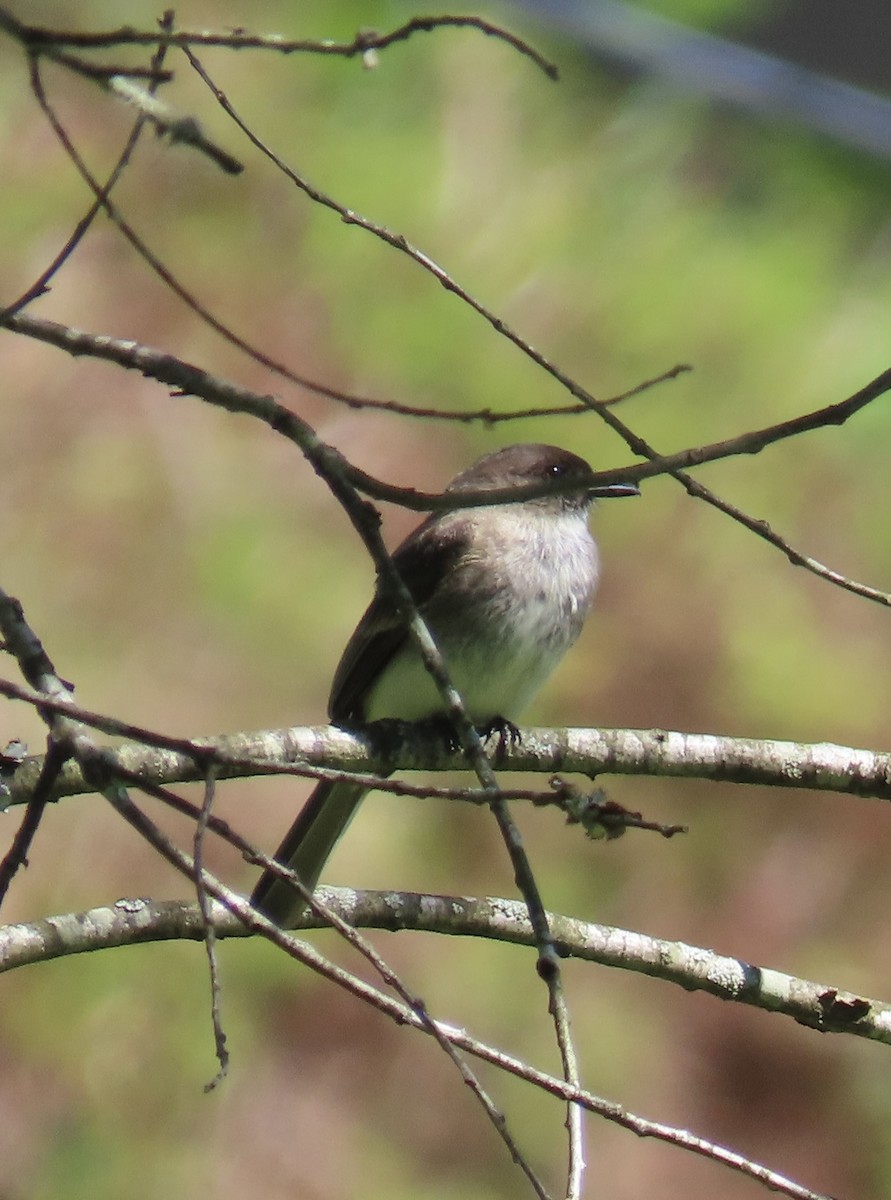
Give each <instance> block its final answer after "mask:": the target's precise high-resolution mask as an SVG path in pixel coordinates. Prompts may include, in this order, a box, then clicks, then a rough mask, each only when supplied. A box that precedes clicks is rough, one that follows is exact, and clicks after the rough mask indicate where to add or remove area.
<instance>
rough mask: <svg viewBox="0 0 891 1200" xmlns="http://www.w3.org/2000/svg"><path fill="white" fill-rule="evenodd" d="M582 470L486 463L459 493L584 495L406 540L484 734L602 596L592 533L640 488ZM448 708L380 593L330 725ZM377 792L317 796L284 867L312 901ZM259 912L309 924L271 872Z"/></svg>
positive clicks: (526, 458)
mask: <svg viewBox="0 0 891 1200" xmlns="http://www.w3.org/2000/svg"><path fill="white" fill-rule="evenodd" d="M592 478H593V472H592V470H591V468H590V467H589V466H588V464H587V463H586V462H585V460H584V459H582V458H579V457H578V456H577V455H575V454H571V453H570V452H569V451H568V450H560V449H559V448H558V447H556V446H543V445H517V446H507V447H505V448H504V449H503V450H496V451H495V452H494V454H487V455H486V456H485V458H481V459H480V460H479V462H477V463H475V464H474V465H473V466H472V467H470V468H468V470H466V471H463V472H462V473H461V474H460V475H458V476H457V477H456V478H455V479H453V480H452V482H451V483H450V484H449V486H448V488H447V489H446V491H448V492H467V491H483V490H489V489H495V488H498V489H502V488H510V487H521V486H523V485H526V486H528V485H530V484H533V483H539V484H540V483H544V482H547V481H551V482H553V483H555V484H556V483H558V482H562V483H567V482H570V481H571V482H574V483H576V482H577V484H578V488H577V490H573V491H571V492H566V493H563V494H561V495H549V496H542V497H540V498H538V499H535V500H522V501H518V502H516V503H514V504H497V505H496V504H493V505H489V506H483V507H478V508H459V509H455V510H453V511H448V510H442V511H439V512H437V513H434V514H433V515H432V516H430V517H428V518H427V520H426V521H424V522H423V524H421V525H420V526H419V527H418V528H417V529H416V530H414V532H413V533H411V534H409V536H408V537H407V538H406V539H405V541H404V542H403V543H402V545H401V546H400V547H399V549H398V550H396V552H395V553H394V555H393V562H394V564H395V565H396V567H397V569H398V571H399V574H400V575H401V576H402V579H403V581H404V583H405V584H406V586H407V588H408V590H409V591H410V592H411V595H412V597H413V599H414V601H415V604H416V605H417V607H418V611H419V612H420V614H421V616H422V617H423V618H424V621H425V622H426V623H427V626H428V628H429V629H430V632H431V634H432V635H433V638H434V640H435V641H436V644H437V645H438V647H439V650H440V652H441V654H442V657H443V661H444V662H445V665H446V669H447V670H448V672H449V676H450V678H451V680H452V683H453V684H454V685H455V686H456V687H457V689H458V691H459V692H460V694H461V696H462V698H463V700H464V705H465V707H466V710H467V713H468V715H469V717H470V718H471V720H472V721H473V722H474V724H476V725H479V726H485V727H491V726H492V725H493V724H497V723H498V722H499V721H500V722H502V723H504V722H512V721H514V720H515V719H516V718H518V717H519V715H520V713H521V712H522V711H523V709H525V707H526V705H527V704H528V703H529V701H530V700H531V699H532V697H533V696H534V695H535V693H536V692H537V691H538V689H539V688H540V687H541V685H542V684H543V683H544V681H545V680H546V679H547V678H548V676H549V675H550V674H551V672H552V671H553V670H554V668H555V667H556V666H557V664H558V663H559V662H560V660H561V658H562V657H563V655H564V653H565V652H566V650H567V649H568V648H569V647H570V646H571V645H572V643H573V642H574V641H575V640H576V638H577V637H578V635H579V633H580V632H581V628H582V624H583V623H584V620H585V617H586V615H587V613H588V609H589V608H590V606H591V601H592V599H593V596H594V590H595V588H596V586H597V578H598V574H599V564H598V555H597V545H596V543H595V541H594V539H593V537H592V536H591V533H590V530H589V529H588V510H589V508H590V507H591V503H592V501H593V500H594V499H595V497H601V496H634V495H637V494H638V489H637V487H636V486H635V485H634V484H628V483H615V484H606V485H600V486H598V485H596V484H593V483H592ZM442 712H443V703H442V699H441V697H440V695H439V692H438V691H437V688H436V685H435V684H434V683H433V680H432V679H431V677H430V675H429V674H428V672H427V670H426V669H425V667H424V665H423V663H422V661H421V659H420V656H419V655H418V652H417V650H416V649H415V646H414V644H413V642H412V640H411V637H410V636H409V633H408V631H407V628H406V625H405V622H404V620H403V618H402V616H401V614H400V613H399V612H398V611H396V608H395V606H394V604H393V602H392V600H391V599H390V598H389V596H388V595H387V594H386V593H385V592H383V591H382V590H381V589H380V588H378V591H377V593H376V595H375V597H374V599H373V600H372V602H371V604H370V605H369V607H368V610H367V611H366V613H365V615H364V616H363V617H362V620H361V621H360V622H359V625H358V627H357V628H356V631H355V633H354V634H353V636H352V637H351V638H350V640H349V642H348V644H347V648H346V650H345V651H344V654H343V657H342V658H341V660H340V665H339V666H338V668H337V671H336V673H335V675H334V683H333V685H332V687H331V697H330V700H329V702H328V715H329V717H330V718H331V721H332V723H333V724H335V725H347V726H353V725H357V724H363V723H365V722H368V721H378V720H381V719H382V718H385V717H391V718H392V717H396V718H400V719H402V720H406V721H419V720H423V719H424V718H429V717H434V716H437V715H441V714H442ZM365 791H366V789H365V788H363V787H361V786H358V785H356V784H351V783H330V782H324V781H323V782H322V783H320V784H318V786H317V787H316V789H315V791H314V792H313V793H312V795H311V796H310V797H309V799H308V800H307V802H306V804H305V805H304V807H303V809H302V810H301V812H300V814H299V816H298V817H297V819H296V821H295V822H294V824H293V825H292V826H291V828H290V830H289V831H288V834H287V836H286V837H285V840H284V841H283V842H282V844H281V846H279V848H278V850H277V852H276V855H275V857H276V858H277V859H278V861H279V862H281V863H283V864H285V865H286V866H288V867H290V868H291V870H293V871H296V872H297V874H298V875H299V876H300V878H301V879H302V881H303V883H304V884H305V885H306V887H308V888H310V889H313V888H315V886H316V884H317V883H318V880H319V875H320V873H321V871H322V868H323V867H324V865H325V862H326V860H327V859H328V856H329V855H330V854H331V852H332V850H333V849H334V846H335V843H336V842H337V840H338V838H339V837H340V835H341V834H342V833H343V831H344V830H345V829H346V827H347V825H348V824H349V822H350V819H351V818H352V816H353V813H354V812H355V811H356V808H357V806H358V804H359V802H360V801H361V800H362V797H363V796H364V794H365ZM251 903H252V904H254V905H256V906H257V907H258V908H259V909H261V910H262V911H263V912H264V913H265V914H266V915H267V916H268V917H270V918H271V919H272V920H274V921H275V922H277V923H278V924H279V925H282V926H287V925H288V924H290V923H293V922H295V921H296V920H298V919H299V917H300V916H301V914H302V912H303V910H304V908H305V904H304V902H303V901H302V900H301V898H300V896H299V895H298V894H297V892H295V891H294V889H293V888H291V887H289V886H288V884H287V883H285V882H284V881H282V880H280V879H277V878H276V877H275V876H274V875H272V874H271V873H270V872H265V873H264V874H263V875H262V876H261V878H260V881H259V883H258V884H257V886H256V888H255V889H254V893H253V895H252V897H251Z"/></svg>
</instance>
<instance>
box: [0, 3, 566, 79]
mask: <svg viewBox="0 0 891 1200" xmlns="http://www.w3.org/2000/svg"><path fill="white" fill-rule="evenodd" d="M448 28H452V29H461V28H464V29H476V30H478V31H479V32H480V33H484V34H487V35H488V36H489V37H493V38H496V39H498V40H499V41H502V42H506V43H507V45H509V46H511V47H512V48H513V49H514V50H516V51H517V52H518V53H520V54H522V55H524V56H525V57H526V58H528V59H530V60H531V61H532V62H533V63H535V65H536V66H537V67H539V68H540V69H541V70H542V71H544V73H545V74H546V75H547V76H548V77H549V78H550V79H556V78H557V68H556V67H555V66H554V64H553V63H551V62H549V61H548V60H547V59H546V58H545V57H544V56H543V55H541V54H539V52H538V51H537V50H535V49H534V47H533V46H531V45H530V44H529V43H528V42H526V41H524V40H523V38H520V37H517V35H516V34H513V33H511V32H510V31H509V30H507V29H504V28H502V27H501V26H500V25H495V24H493V23H492V22H491V21H486V20H485V19H484V18H482V17H474V16H461V17H454V16H437V17H413V18H412V19H411V20H410V21H406V22H405V24H404V25H400V26H398V27H397V28H396V29H393V30H391V31H390V32H389V33H377V32H375V31H374V30H371V29H365V30H362V31H361V32H360V33H357V34H356V36H355V38H353V40H352V41H351V42H335V41H332V40H330V39H325V40H319V39H316V38H286V37H283V36H282V35H281V34H277V33H269V34H263V33H248V32H247V30H244V29H235V30H231V31H228V32H220V33H214V32H211V31H208V30H191V31H190V30H184V29H179V30H176V31H175V32H173V31H170V32H167V33H164V34H162V35H161V36H159V35H158V34H157V33H153V32H150V31H148V32H146V31H143V30H138V29H133V28H132V26H124V27H122V28H120V29H116V30H108V31H106V30H103V31H102V32H100V33H87V32H78V31H74V30H62V29H46V28H41V27H39V26H36V25H26V24H25V23H24V22H22V21H18V20H17V19H16V18H14V17H13V16H12V14H11V13H9V12H8V11H7V10H6V9H5V8H0V31H2V32H4V33H7V34H9V35H10V36H12V37H14V38H16V39H17V40H18V41H19V42H21V43H22V45H23V46H25V47H26V48H27V49H28V50H30V51H31V52H32V53H33V52H36V51H39V52H40V53H49V52H51V51H52V50H53V49H54V47H57V46H74V47H76V48H78V49H81V50H104V49H108V48H109V47H111V46H145V45H149V46H152V45H155V43H158V42H160V43H161V44H162V45H165V46H180V47H187V46H219V47H221V48H222V49H227V50H275V51H277V52H278V53H279V54H298V53H307V54H323V55H333V56H336V57H340V58H356V57H361V56H363V55H365V54H367V53H368V51H369V50H383V49H386V47H387V46H391V45H394V44H395V43H396V42H404V41H407V40H408V38H410V37H411V36H412V35H413V34H415V33H429V32H431V31H432V30H435V29H448Z"/></svg>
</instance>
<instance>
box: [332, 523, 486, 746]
mask: <svg viewBox="0 0 891 1200" xmlns="http://www.w3.org/2000/svg"><path fill="white" fill-rule="evenodd" d="M466 545H467V540H466V536H465V533H464V530H463V525H462V523H461V522H454V523H451V522H450V523H447V524H443V521H442V518H441V517H428V519H427V520H426V521H425V522H424V523H423V524H422V525H419V526H418V528H417V529H416V530H415V531H414V532H413V533H410V534H409V536H408V537H407V538H406V539H405V541H404V542H403V543H402V544H401V545H400V547H399V548H398V550H396V552H395V553H394V555H393V562H394V563H395V565H396V568H397V570H398V571H399V574H400V575H401V576H402V580H403V582H404V583H405V586H406V587H407V588H408V590H409V592H411V595H412V599H413V600H414V602H415V604H416V605H417V606H418V608H419V609H421V610H422V611H423V607H424V604H425V603H426V602H427V600H429V599H430V597H431V595H432V594H433V593H434V592H435V590H436V589H437V587H438V586H439V584H440V583H441V582H442V580H443V578H444V577H445V576H446V575H447V574H448V573H449V572H450V571H452V570H453V569H454V567H455V566H456V564H457V563H458V561H459V560H460V558H461V556H462V554H463V553H464V552H465V549H466ZM407 637H408V631H407V629H406V626H405V622H404V621H403V619H402V617H401V615H400V614H399V612H398V610H397V608H396V605H395V604H394V602H393V599H392V597H391V596H390V594H389V593H388V592H387V591H383V590H381V587H380V585H378V588H377V591H376V592H375V596H374V599H373V600H372V601H371V604H369V606H368V608H367V609H366V611H365V615H364V616H363V617H362V619H361V621H360V622H359V624H358V625H357V627H356V631H355V633H354V634H353V636H352V637H351V638H350V640H349V642H348V643H347V646H346V649H345V650H344V652H343V655H342V657H341V659H340V663H339V665H338V667H337V671H336V672H335V674H334V682H333V684H332V685H331V696H330V698H329V701H328V715H329V716H330V718H331V720H332V721H334V722H336V723H337V722H342V723H349V722H353V721H364V720H365V701H366V698H367V696H368V692H369V690H370V689H371V687H372V685H373V684H374V683H375V681H376V680H377V678H378V675H379V674H380V672H381V671H382V670H383V668H384V667H385V666H386V664H387V663H388V662H389V661H390V660H391V658H392V657H393V655H394V654H396V652H397V651H398V650H399V648H400V647H401V646H402V644H403V643H404V642H405V639H406V638H407Z"/></svg>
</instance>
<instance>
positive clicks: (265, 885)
mask: <svg viewBox="0 0 891 1200" xmlns="http://www.w3.org/2000/svg"><path fill="white" fill-rule="evenodd" d="M366 791H367V788H364V787H361V786H360V785H357V784H355V783H343V782H337V783H334V782H328V781H327V780H326V781H324V782H322V783H320V784H319V785H318V786H317V787H316V789H315V791H314V792H313V793H312V795H311V796H310V797H309V799H308V800H307V802H306V804H304V806H303V808H302V809H301V810H300V813H299V815H298V817H297V820H296V821H295V822H294V824H293V825H292V826H291V828H290V829H289V830H288V832H287V834H286V835H285V839H284V841H283V842H282V844H281V845H280V846H279V848H278V850H276V852H275V858H276V861H277V862H280V863H281V864H282V866H285V867H288V868H290V870H292V871H296V873H297V874H298V875H299V876H300V879H301V880H302V881H303V884H304V886H305V887H307V888H309V890H310V891H313V890H314V889H315V886H316V884H317V883H318V882H319V876H320V875H321V873H322V868H323V867H324V866H325V863H326V862H327V861H328V858H329V856H330V854H331V852H332V850H333V849H334V847H335V845H336V843H337V841H338V839H339V838H340V836H341V834H342V833H343V832H344V830H345V829H346V827H347V825H349V823H350V821H351V820H352V818H353V814H354V813H355V811H356V809H357V808H358V806H359V803H360V801H361V800H362V797H363V796H364V795H365V793H366ZM251 904H253V905H254V907H255V908H259V909H260V911H261V912H262V913H264V915H265V916H267V917H269V919H270V920H271V921H275V923H276V925H280V926H281V927H282V928H283V929H287V928H288V926H289V925H291V924H293V923H294V922H296V921H297V920H298V919H299V918H300V917H301V916H302V914H303V911H304V909H305V908H306V905H305V903H304V902H303V900H302V899H301V898H300V896H299V894H298V893H297V892H296V891H295V890H294V888H292V887H290V886H289V884H287V883H285V881H284V880H283V879H278V878H277V877H276V876H275V875H273V874H272V872H271V871H264V872H263V874H262V875H261V876H260V881H259V883H258V884H257V886H256V887H255V888H254V891H253V894H252V896H251Z"/></svg>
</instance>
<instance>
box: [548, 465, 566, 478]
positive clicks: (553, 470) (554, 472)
mask: <svg viewBox="0 0 891 1200" xmlns="http://www.w3.org/2000/svg"><path fill="white" fill-rule="evenodd" d="M548 470H549V472H550V475H551V478H552V479H558V478H559V477H560V476H561V475H565V474H566V466H565V464H564V463H551V465H550V467H549V468H548Z"/></svg>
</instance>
